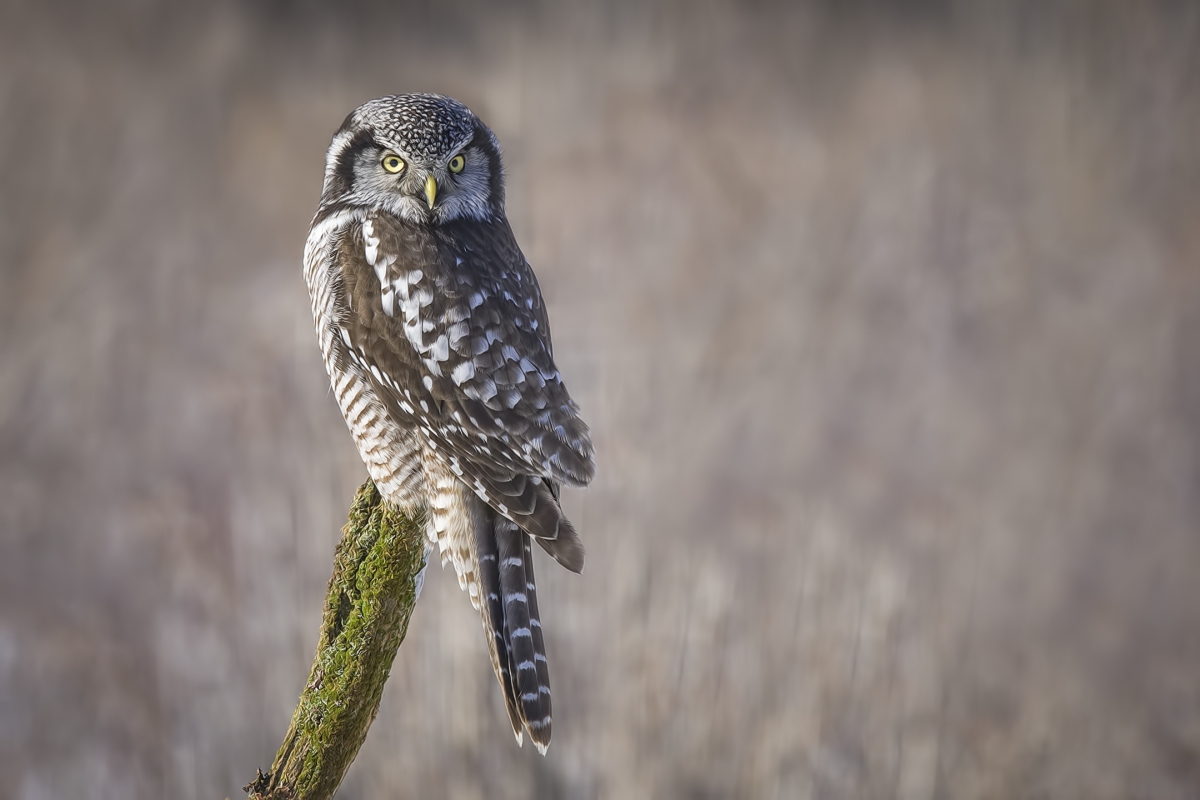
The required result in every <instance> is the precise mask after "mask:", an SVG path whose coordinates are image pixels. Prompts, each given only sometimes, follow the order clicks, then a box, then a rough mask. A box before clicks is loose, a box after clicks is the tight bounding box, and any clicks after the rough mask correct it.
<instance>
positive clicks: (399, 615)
mask: <svg viewBox="0 0 1200 800" xmlns="http://www.w3.org/2000/svg"><path fill="white" fill-rule="evenodd" d="M424 528H425V525H424V520H422V519H412V518H410V517H408V516H406V515H404V514H401V513H400V512H399V511H398V510H396V509H395V508H393V507H392V506H390V505H388V504H387V503H385V502H384V501H383V498H382V497H380V495H379V491H378V490H377V489H376V488H375V484H374V483H373V482H372V481H371V480H370V479H368V480H367V482H366V483H364V484H363V485H362V486H361V487H360V488H359V490H358V493H357V494H356V495H355V497H354V505H353V506H351V508H350V513H349V520H348V521H347V523H346V526H345V527H344V528H342V540H341V542H340V543H339V544H338V546H337V551H336V554H335V556H334V565H333V576H332V577H331V578H330V579H329V589H328V591H327V592H326V595H325V612H324V615H323V617H322V620H321V639H320V643H319V644H318V645H317V655H316V658H315V659H314V660H313V666H312V671H311V672H310V673H309V676H308V683H307V685H306V686H305V688H304V691H303V692H302V693H301V694H300V702H299V703H298V704H297V705H296V711H295V712H294V713H293V714H292V724H291V727H289V728H288V732H287V735H286V736H285V737H284V740H283V745H282V746H281V747H280V748H279V753H278V754H277V755H276V756H275V763H274V764H273V765H272V766H271V771H270V772H268V773H266V774H263V773H262V772H261V771H260V772H259V773H258V775H257V777H256V778H255V779H254V780H253V781H252V782H251V783H250V784H249V785H247V786H246V787H244V791H246V792H248V793H249V797H250V798H251V799H252V800H285V799H286V800H327V799H328V798H330V797H332V796H333V793H334V792H335V791H337V788H338V786H339V785H340V784H341V782H342V778H343V777H345V775H346V770H347V769H349V768H350V763H351V762H352V761H354V757H355V756H356V755H357V754H358V749H359V747H361V746H362V743H363V740H364V739H366V736H367V729H368V728H370V727H371V722H372V721H373V720H374V719H375V713H376V712H377V711H378V710H379V700H380V697H382V695H383V685H384V683H385V682H386V681H387V677H388V673H389V672H390V671H391V668H392V660H393V659H394V658H395V657H396V651H397V650H398V649H399V648H400V643H401V642H402V641H404V634H405V632H406V631H407V630H408V621H409V618H410V617H411V616H412V609H413V605H414V604H415V603H416V580H417V576H418V574H419V573H420V571H421V569H422V568H423V567H424V565H425V559H424V550H425V534H424Z"/></svg>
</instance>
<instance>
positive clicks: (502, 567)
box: [304, 94, 595, 754]
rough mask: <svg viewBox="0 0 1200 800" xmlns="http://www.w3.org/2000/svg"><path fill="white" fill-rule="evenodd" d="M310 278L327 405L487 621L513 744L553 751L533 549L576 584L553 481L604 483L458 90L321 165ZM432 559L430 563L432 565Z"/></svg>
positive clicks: (362, 114)
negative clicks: (333, 405)
mask: <svg viewBox="0 0 1200 800" xmlns="http://www.w3.org/2000/svg"><path fill="white" fill-rule="evenodd" d="M304 279H305V281H306V282H307V284H308V290H309V294H310V296H311V297H312V310H313V317H314V319H315V321H316V326H317V339H318V341H319V343H320V347H321V353H322V354H323V356H324V358H325V367H326V369H327V370H328V371H329V378H330V382H331V383H332V385H333V392H334V395H335V397H336V398H337V402H338V405H339V406H340V407H341V410H342V414H343V415H344V416H345V418H346V424H347V425H348V426H349V427H350V433H351V434H352V435H353V436H354V441H355V443H356V444H357V445H358V451H359V453H360V454H361V455H362V459H363V461H364V462H366V465H367V469H368V471H369V472H370V474H371V477H372V478H373V479H374V481H375V484H376V485H377V486H378V487H379V491H380V493H381V494H382V495H383V497H384V498H385V499H386V500H387V501H389V502H391V503H394V504H395V505H396V506H398V507H399V508H400V509H401V510H403V511H406V512H408V513H410V514H412V515H413V516H414V518H419V516H420V515H424V518H425V520H426V532H427V534H428V537H429V541H430V548H431V547H432V545H433V544H436V545H437V546H438V548H439V550H440V551H441V558H442V564H443V565H445V563H446V562H447V561H449V562H450V563H451V564H453V565H454V569H455V571H456V572H457V573H458V581H459V585H460V586H461V587H462V588H463V589H464V590H466V591H467V593H468V594H469V596H470V598H471V604H472V605H473V606H475V608H477V609H478V610H479V613H480V617H481V618H482V620H483V628H484V632H485V635H486V638H487V645H488V652H489V653H490V655H491V659H492V668H493V669H494V670H495V672H496V677H497V678H498V679H499V681H500V686H501V688H502V689H503V690H504V703H505V706H506V707H507V709H508V716H509V720H510V722H511V723H512V728H513V732H514V734H516V737H517V742H518V744H519V743H520V742H521V739H522V733H523V732H528V734H529V738H530V739H531V740H533V742H534V744H535V745H536V746H537V748H538V750H539V751H541V752H542V753H543V754H545V752H546V746H547V745H548V744H549V743H550V681H549V671H548V668H547V663H546V649H545V643H544V641H543V638H542V626H541V621H540V619H539V616H538V606H537V594H536V589H535V586H534V578H533V550H532V548H531V546H530V543H531V541H535V542H537V543H538V544H539V545H541V547H542V548H543V549H544V550H545V551H546V552H548V553H549V554H550V555H551V556H553V557H554V559H555V560H556V561H558V562H559V563H560V564H562V565H563V566H565V567H566V568H567V569H569V570H571V571H573V572H580V571H581V570H582V569H583V556H584V553H583V546H582V544H581V543H580V541H579V536H578V534H577V533H576V532H575V529H574V528H573V527H572V525H571V523H570V522H569V521H568V520H567V518H566V517H565V516H564V515H563V512H562V508H561V507H560V505H559V500H558V493H559V486H560V485H562V484H566V485H568V486H585V485H587V484H588V482H590V481H591V479H592V476H593V474H594V473H595V461H594V458H593V450H592V443H591V439H590V437H589V433H588V427H587V425H586V424H584V422H583V420H581V419H580V418H579V407H578V406H577V405H576V404H575V401H574V400H572V399H571V396H570V395H569V394H568V393H567V387H566V385H565V384H564V383H563V380H562V376H561V375H560V374H559V371H558V368H557V367H556V366H555V364H554V353H553V349H552V347H551V344H550V325H549V321H548V319H547V317H546V307H545V304H544V303H543V301H542V295H541V291H540V290H539V289H538V284H537V279H536V278H535V277H534V275H533V270H532V269H531V268H530V266H529V262H528V261H526V260H525V256H524V255H522V253H521V249H520V248H519V247H518V246H517V242H516V240H515V238H514V237H513V232H512V229H511V228H510V227H509V224H508V220H507V219H506V218H505V215H504V173H503V168H502V166H501V160H500V147H499V144H498V143H497V141H496V137H495V135H494V134H493V133H492V132H491V130H490V129H488V127H487V126H486V125H484V124H483V122H481V121H480V120H479V118H478V117H476V116H475V115H474V114H473V113H472V112H471V111H470V110H469V109H468V108H467V107H466V106H464V105H463V104H461V103H459V102H457V101H455V100H452V99H450V98H448V97H440V96H437V95H429V94H404V95H396V96H391V97H383V98H380V99H378V100H372V101H371V102H369V103H366V104H364V105H362V106H360V107H359V108H358V109H356V110H355V111H354V112H353V113H351V114H350V116H348V117H346V120H345V122H343V123H342V127H341V128H340V129H339V130H338V131H337V133H336V134H334V137H333V142H332V144H331V145H330V147H329V153H328V156H327V158H326V162H325V183H324V187H323V189H322V192H321V204H320V207H319V208H318V209H317V214H316V216H315V217H314V219H313V222H312V227H311V229H310V231H309V235H308V242H307V244H306V245H305V248H304ZM427 555H428V553H427Z"/></svg>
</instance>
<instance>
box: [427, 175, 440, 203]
mask: <svg viewBox="0 0 1200 800" xmlns="http://www.w3.org/2000/svg"><path fill="white" fill-rule="evenodd" d="M425 199H426V200H428V201H429V210H430V211H432V210H433V201H434V200H435V199H437V181H436V180H434V178H433V176H432V175H430V176H429V177H428V178H426V179H425Z"/></svg>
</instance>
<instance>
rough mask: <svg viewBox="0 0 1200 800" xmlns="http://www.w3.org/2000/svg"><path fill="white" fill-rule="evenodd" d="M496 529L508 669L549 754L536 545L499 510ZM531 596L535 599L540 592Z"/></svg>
mask: <svg viewBox="0 0 1200 800" xmlns="http://www.w3.org/2000/svg"><path fill="white" fill-rule="evenodd" d="M495 530H496V548H497V552H498V554H499V558H500V597H501V601H502V603H503V606H504V630H505V633H506V634H507V638H508V659H509V675H510V676H511V678H512V688H513V691H514V692H515V694H516V698H515V700H516V705H517V710H518V712H519V713H520V715H521V719H522V722H523V723H524V726H525V728H526V730H528V731H529V738H530V739H532V740H533V743H534V745H535V746H536V747H537V748H538V751H539V752H541V753H543V754H545V752H546V748H547V746H549V744H550V686H549V672H548V669H547V665H546V648H545V643H544V641H543V639H542V635H541V620H539V619H538V618H537V614H536V603H535V602H531V592H532V587H533V585H534V581H533V569H532V565H533V558H532V550H531V549H530V547H529V539H528V537H527V536H526V535H525V533H524V532H523V531H521V530H520V529H519V528H518V527H517V526H516V525H514V524H513V523H512V522H511V521H509V520H507V519H504V518H503V517H499V516H497V517H496V522H495ZM527 567H528V569H527ZM533 599H534V600H535V601H536V596H534V597H533ZM535 630H536V631H537V634H536V636H535V634H534V631H535Z"/></svg>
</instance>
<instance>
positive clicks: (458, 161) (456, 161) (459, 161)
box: [448, 156, 467, 175]
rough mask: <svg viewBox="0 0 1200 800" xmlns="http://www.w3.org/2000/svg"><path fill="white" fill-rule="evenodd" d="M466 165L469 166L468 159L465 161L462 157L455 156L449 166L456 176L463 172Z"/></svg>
mask: <svg viewBox="0 0 1200 800" xmlns="http://www.w3.org/2000/svg"><path fill="white" fill-rule="evenodd" d="M466 165H467V161H466V159H464V158H463V157H462V156H455V157H454V158H452V159H450V163H449V165H448V166H449V167H450V171H451V172H453V173H454V174H455V175H457V174H458V173H460V172H462V171H463V167H465V166H466Z"/></svg>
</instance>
